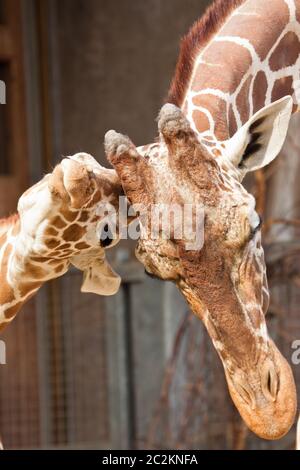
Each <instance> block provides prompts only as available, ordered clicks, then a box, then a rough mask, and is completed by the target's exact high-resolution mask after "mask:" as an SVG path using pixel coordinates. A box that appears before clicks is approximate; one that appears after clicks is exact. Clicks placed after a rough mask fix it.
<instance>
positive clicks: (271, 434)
mask: <svg viewBox="0 0 300 470" xmlns="http://www.w3.org/2000/svg"><path fill="white" fill-rule="evenodd" d="M269 350H270V354H269V355H268V356H267V359H264V360H263V362H262V363H261V362H260V361H258V364H257V365H256V366H255V369H254V370H252V371H251V370H250V371H249V372H248V371H247V374H244V373H243V372H241V371H237V372H234V373H232V371H231V372H230V373H229V372H228V370H227V368H226V365H225V366H224V367H225V375H226V380H227V383H228V387H229V393H230V395H231V398H232V400H233V402H234V404H235V406H236V407H237V409H238V411H239V413H240V415H241V417H242V418H243V420H244V421H245V423H246V425H247V426H248V428H249V429H250V430H251V431H252V432H254V433H255V434H256V435H257V436H259V437H260V438H262V439H266V440H276V439H280V438H282V437H283V436H284V435H285V434H287V433H288V431H289V430H290V428H291V427H292V425H293V423H294V421H295V416H296V409H297V395H296V387H295V382H294V378H293V374H292V370H291V368H290V366H289V364H288V362H287V361H286V360H285V359H284V357H283V356H282V355H281V353H280V352H279V350H278V349H277V347H276V346H275V344H274V343H273V342H272V341H271V340H270V348H269ZM270 356H271V357H273V360H272V361H271V360H270V359H269V357H270Z"/></svg>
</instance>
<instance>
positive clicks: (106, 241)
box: [100, 224, 114, 248]
mask: <svg viewBox="0 0 300 470" xmlns="http://www.w3.org/2000/svg"><path fill="white" fill-rule="evenodd" d="M113 240H114V237H113V234H112V232H111V230H110V227H109V225H108V224H105V225H104V226H103V228H102V230H101V234H100V246H101V247H102V248H107V247H108V246H109V245H111V244H112V242H113Z"/></svg>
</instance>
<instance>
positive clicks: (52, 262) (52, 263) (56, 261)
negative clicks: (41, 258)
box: [48, 259, 60, 266]
mask: <svg viewBox="0 0 300 470" xmlns="http://www.w3.org/2000/svg"><path fill="white" fill-rule="evenodd" d="M58 263H60V261H59V260H58V259H50V261H48V264H50V265H51V266H56V265H57V264H58Z"/></svg>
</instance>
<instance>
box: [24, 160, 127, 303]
mask: <svg viewBox="0 0 300 470" xmlns="http://www.w3.org/2000/svg"><path fill="white" fill-rule="evenodd" d="M122 193H123V190H122V187H121V185H120V183H119V180H118V177H117V175H116V173H115V172H114V171H113V170H109V169H106V168H103V167H101V165H99V163H98V162H97V161H96V160H95V159H94V158H93V157H91V156H90V155H88V154H85V153H80V154H76V155H74V156H72V157H69V158H64V159H63V160H62V162H61V163H60V164H59V165H57V166H56V168H55V169H54V171H53V172H52V173H51V174H50V175H47V176H46V177H45V178H44V179H43V180H42V181H41V182H40V183H38V184H37V185H36V186H35V187H33V188H30V189H29V190H28V192H26V193H25V194H24V195H23V196H22V197H21V198H20V201H19V205H18V211H19V213H20V220H21V224H22V232H23V233H24V234H25V240H24V244H25V246H26V244H27V243H28V242H27V240H28V239H29V245H30V249H31V251H33V252H37V253H39V256H42V258H43V257H44V258H47V259H48V260H51V261H49V264H50V263H51V265H52V266H55V269H56V273H58V272H60V271H61V273H63V272H65V271H66V270H67V268H68V267H69V265H70V264H73V265H74V266H76V267H77V268H79V269H81V270H82V271H83V272H84V281H83V285H82V291H83V292H94V293H97V294H100V295H111V294H114V293H116V291H117V290H118V288H119V285H120V277H119V276H118V275H116V274H115V273H114V272H113V271H112V270H111V268H110V267H109V265H108V264H107V263H106V261H105V248H107V247H108V246H109V247H112V246H114V245H115V244H116V242H117V240H113V239H112V238H111V237H110V233H109V230H108V227H107V224H106V218H107V217H108V216H109V213H110V212H109V211H110V209H111V208H113V209H115V210H117V209H118V205H119V196H121V194H122ZM32 239H33V240H32ZM35 262H36V263H39V260H38V259H35ZM40 262H41V263H42V264H43V259H41V260H40ZM41 268H42V267H41Z"/></svg>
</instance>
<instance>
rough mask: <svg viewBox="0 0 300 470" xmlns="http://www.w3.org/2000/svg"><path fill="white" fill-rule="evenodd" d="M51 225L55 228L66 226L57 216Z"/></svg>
mask: <svg viewBox="0 0 300 470" xmlns="http://www.w3.org/2000/svg"><path fill="white" fill-rule="evenodd" d="M52 224H53V225H54V226H55V227H56V228H64V227H65V226H66V225H67V224H66V222H65V221H64V220H63V219H62V218H61V217H60V216H59V215H58V216H57V217H55V218H54V219H53V221H52Z"/></svg>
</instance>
